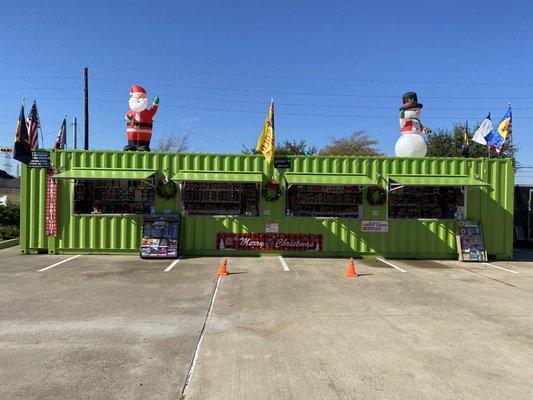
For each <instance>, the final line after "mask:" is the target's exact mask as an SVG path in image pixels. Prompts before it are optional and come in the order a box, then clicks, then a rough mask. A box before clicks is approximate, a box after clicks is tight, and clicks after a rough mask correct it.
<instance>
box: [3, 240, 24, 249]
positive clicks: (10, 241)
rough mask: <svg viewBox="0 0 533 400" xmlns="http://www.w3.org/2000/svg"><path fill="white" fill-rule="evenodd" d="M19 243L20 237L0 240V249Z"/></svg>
mask: <svg viewBox="0 0 533 400" xmlns="http://www.w3.org/2000/svg"><path fill="white" fill-rule="evenodd" d="M19 243H20V238H16V239H9V240H2V241H1V242H0V249H7V248H8V247H13V246H16V245H18V244H19Z"/></svg>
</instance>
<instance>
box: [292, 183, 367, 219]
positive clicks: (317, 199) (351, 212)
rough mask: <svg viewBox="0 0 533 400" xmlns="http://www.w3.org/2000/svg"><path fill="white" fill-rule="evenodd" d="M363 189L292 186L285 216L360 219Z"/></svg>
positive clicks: (352, 187)
mask: <svg viewBox="0 0 533 400" xmlns="http://www.w3.org/2000/svg"><path fill="white" fill-rule="evenodd" d="M361 204H362V188H361V187H358V186H329V185H324V186H320V185H307V186H306V185H291V186H290V187H289V188H288V189H287V201H286V210H285V214H286V215H287V216H295V217H298V216H299V217H344V218H358V217H359V216H360V206H361Z"/></svg>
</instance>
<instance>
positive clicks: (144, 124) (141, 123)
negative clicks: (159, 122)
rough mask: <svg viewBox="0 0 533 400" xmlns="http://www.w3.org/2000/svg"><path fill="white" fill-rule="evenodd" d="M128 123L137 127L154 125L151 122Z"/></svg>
mask: <svg viewBox="0 0 533 400" xmlns="http://www.w3.org/2000/svg"><path fill="white" fill-rule="evenodd" d="M127 125H128V126H131V127H135V128H151V127H152V126H153V124H152V123H150V122H128V124H127Z"/></svg>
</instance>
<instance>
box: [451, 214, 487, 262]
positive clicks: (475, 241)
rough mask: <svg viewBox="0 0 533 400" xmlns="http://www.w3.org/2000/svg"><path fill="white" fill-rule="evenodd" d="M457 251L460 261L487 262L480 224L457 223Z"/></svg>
mask: <svg viewBox="0 0 533 400" xmlns="http://www.w3.org/2000/svg"><path fill="white" fill-rule="evenodd" d="M457 250H458V253H459V260H460V261H487V251H486V250H485V242H484V240H483V229H482V228H481V222H479V221H457Z"/></svg>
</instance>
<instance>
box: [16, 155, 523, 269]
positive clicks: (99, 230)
mask: <svg viewBox="0 0 533 400" xmlns="http://www.w3.org/2000/svg"><path fill="white" fill-rule="evenodd" d="M289 158H290V159H291V167H290V169H288V170H287V171H288V172H300V173H316V174H321V173H337V174H365V175H367V176H368V177H370V178H371V179H372V180H375V182H376V183H377V184H378V185H381V186H382V187H384V188H387V187H388V179H387V178H388V175H394V174H409V175H415V176H416V175H426V176H427V175H462V176H469V177H471V178H476V179H480V180H482V181H485V182H488V183H490V184H491V187H490V188H489V187H487V188H477V187H476V188H469V189H468V190H467V218H469V219H478V220H481V221H482V223H483V228H484V236H485V241H486V247H487V249H488V251H489V254H491V255H492V256H495V257H497V258H502V259H507V258H510V257H511V256H512V220H513V185H514V181H513V180H514V170H513V167H512V164H511V161H510V160H505V159H481V158H480V159H466V158H387V157H321V156H295V157H289ZM51 159H52V163H53V165H54V166H57V167H59V168H60V169H61V170H68V169H71V168H80V167H84V168H135V169H151V170H156V171H158V175H159V176H161V177H162V176H163V174H164V173H166V174H168V175H170V176H172V175H174V174H176V173H177V172H179V171H182V170H194V171H206V172H215V171H219V172H237V173H239V172H256V173H257V172H259V173H262V174H263V184H265V183H266V182H267V181H268V179H270V178H271V177H275V178H276V179H277V180H279V181H280V182H282V183H284V179H283V176H284V170H277V169H275V168H273V166H271V165H270V164H268V163H266V162H265V161H264V158H263V157H262V156H257V155H246V154H229V155H228V154H169V153H158V152H152V153H139V152H111V151H52V152H51ZM45 187H46V175H45V171H44V170H43V169H32V168H23V176H22V182H21V191H22V193H21V204H22V211H21V213H22V220H23V221H25V225H23V226H22V232H21V251H22V252H33V251H48V252H50V253H55V252H60V253H62V252H81V251H83V252H137V251H138V250H139V249H138V247H139V241H140V235H141V224H142V217H135V216H128V215H125V216H119V215H117V216H105V215H86V216H77V215H72V183H71V182H69V181H60V183H59V206H58V210H59V211H60V212H59V236H58V237H57V238H47V237H45V236H44V199H45ZM179 195H180V193H179V192H178V195H177V196H176V198H174V199H172V200H166V201H165V200H162V199H159V198H157V201H156V208H157V210H158V211H162V210H165V209H166V210H171V211H174V212H179V211H180V203H179V198H180V197H179ZM363 198H365V196H363ZM284 204H285V195H284V193H283V195H282V196H281V198H280V199H279V200H278V201H276V202H266V201H264V200H262V201H261V204H260V212H261V216H260V217H244V216H243V217H233V216H184V218H183V221H182V228H181V233H180V234H181V239H180V246H181V252H182V253H185V254H219V251H217V250H216V234H217V233H218V232H233V233H240V232H251V233H259V232H265V225H266V224H267V223H269V222H277V223H278V224H279V232H283V233H321V234H322V235H323V237H324V241H323V243H324V249H323V251H322V252H317V253H312V252H306V253H303V254H305V255H306V256H309V255H316V256H320V255H356V256H357V255H361V256H374V255H381V256H388V257H419V258H427V257H439V258H453V257H456V244H455V222H454V221H453V220H408V219H405V220H401V219H393V220H389V232H388V233H378V232H374V233H368V232H361V219H350V218H312V217H286V216H285V207H284ZM362 219H363V220H387V205H386V204H385V205H380V206H371V205H369V204H368V203H367V202H366V201H365V200H364V201H363V218H362ZM250 253H251V252H248V253H247V252H239V254H250ZM283 254H289V255H291V254H294V255H302V253H298V252H293V253H291V252H283Z"/></svg>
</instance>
